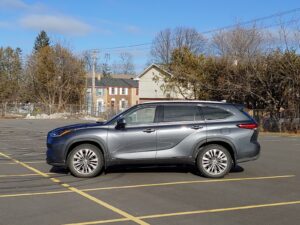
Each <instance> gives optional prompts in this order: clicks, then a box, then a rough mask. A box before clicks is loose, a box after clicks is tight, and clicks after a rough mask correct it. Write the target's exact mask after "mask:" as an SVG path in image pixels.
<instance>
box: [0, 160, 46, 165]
mask: <svg viewBox="0 0 300 225" xmlns="http://www.w3.org/2000/svg"><path fill="white" fill-rule="evenodd" d="M24 163H26V164H38V163H46V161H45V160H44V161H42V160H41V161H30V162H24ZM15 164H19V163H17V162H5V163H0V165H15Z"/></svg>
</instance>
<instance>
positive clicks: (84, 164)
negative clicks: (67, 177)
mask: <svg viewBox="0 0 300 225" xmlns="http://www.w3.org/2000/svg"><path fill="white" fill-rule="evenodd" d="M88 159H89V160H88ZM96 161H97V163H96ZM74 164H75V165H74ZM67 165H68V168H69V170H70V172H71V173H72V175H74V176H75V177H83V178H90V177H95V176H97V175H99V174H100V172H101V171H102V169H103V166H104V157H103V154H102V152H101V151H100V149H99V148H97V147H96V146H95V145H91V144H81V145H78V146H76V147H75V148H74V149H73V150H72V151H71V152H70V154H69V155H68V159H67Z"/></svg>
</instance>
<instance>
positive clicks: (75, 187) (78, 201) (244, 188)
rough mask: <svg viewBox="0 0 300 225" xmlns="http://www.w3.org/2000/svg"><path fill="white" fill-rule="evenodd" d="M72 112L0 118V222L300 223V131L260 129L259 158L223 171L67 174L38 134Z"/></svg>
mask: <svg viewBox="0 0 300 225" xmlns="http://www.w3.org/2000/svg"><path fill="white" fill-rule="evenodd" d="M75 122H83V121H75V120H73V121H72V120H0V224H1V225H13V224H28V225H32V224H51V225H52V224H113V225H129V224H142V225H146V224H151V225H154V224H155V225H156V224H157V225H169V224H170V225H171V224H178V225H195V224H200V225H234V224H243V225H253V224H255V225H257V224H263V225H276V224H278V225H279V224H280V225H282V224H300V213H299V212H300V163H299V162H300V137H279V136H274V135H273V136H270V135H262V136H261V137H260V142H261V145H262V154H261V157H260V159H259V160H257V161H254V162H249V163H245V164H241V165H240V167H237V168H235V169H233V170H232V171H231V173H230V174H229V175H228V176H226V177H225V178H224V179H219V180H213V179H206V178H203V177H200V176H198V175H197V174H195V173H194V172H193V170H192V169H190V168H185V167H162V168H134V167H133V168H113V169H111V170H109V171H108V172H107V173H105V174H102V175H101V176H99V177H96V178H93V179H80V178H75V177H73V176H71V175H70V174H68V171H66V170H64V169H56V168H52V167H51V166H49V165H47V164H46V163H45V151H46V146H45V137H46V134H47V132H48V131H49V130H51V129H52V128H55V127H57V126H61V125H65V124H71V123H75Z"/></svg>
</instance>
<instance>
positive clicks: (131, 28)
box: [98, 19, 141, 34]
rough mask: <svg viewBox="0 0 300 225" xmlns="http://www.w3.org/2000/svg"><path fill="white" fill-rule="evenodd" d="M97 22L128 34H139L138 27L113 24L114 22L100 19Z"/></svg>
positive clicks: (118, 23) (139, 29)
mask: <svg viewBox="0 0 300 225" xmlns="http://www.w3.org/2000/svg"><path fill="white" fill-rule="evenodd" d="M98 21H99V22H100V24H102V25H103V26H107V27H115V28H117V29H119V30H123V31H125V32H127V33H130V34H137V33H140V32H141V28H139V27H138V26H135V25H131V24H125V23H120V22H115V21H111V20H105V19H100V20H98Z"/></svg>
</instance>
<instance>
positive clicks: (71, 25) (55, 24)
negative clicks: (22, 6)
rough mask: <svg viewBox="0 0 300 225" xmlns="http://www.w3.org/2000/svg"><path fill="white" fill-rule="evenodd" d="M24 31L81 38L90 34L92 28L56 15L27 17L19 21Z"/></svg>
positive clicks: (83, 23) (69, 18)
mask: <svg viewBox="0 0 300 225" xmlns="http://www.w3.org/2000/svg"><path fill="white" fill-rule="evenodd" d="M19 23H20V25H21V26H22V27H23V28H26V29H32V30H46V31H49V32H54V33H58V34H66V35H76V36H82V35H86V34H88V33H90V32H91V31H92V30H93V27H92V26H90V25H89V24H87V23H85V22H82V21H80V20H77V19H75V18H72V17H66V16H57V15H29V16H25V17H23V18H21V19H20V21H19Z"/></svg>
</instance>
